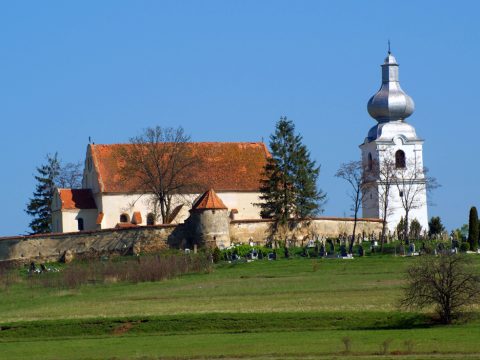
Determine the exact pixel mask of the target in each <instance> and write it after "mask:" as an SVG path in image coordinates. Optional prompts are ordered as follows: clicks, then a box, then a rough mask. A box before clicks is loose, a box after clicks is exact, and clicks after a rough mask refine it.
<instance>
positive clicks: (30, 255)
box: [0, 225, 179, 261]
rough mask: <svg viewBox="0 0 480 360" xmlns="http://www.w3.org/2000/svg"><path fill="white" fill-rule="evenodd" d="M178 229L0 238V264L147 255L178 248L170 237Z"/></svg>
mask: <svg viewBox="0 0 480 360" xmlns="http://www.w3.org/2000/svg"><path fill="white" fill-rule="evenodd" d="M176 228H178V226H175V225H173V226H171V225H159V226H151V227H150V226H142V227H136V228H127V229H108V230H98V231H84V232H74V233H63V234H45V235H43V234H42V235H32V236H20V237H10V238H0V261H5V260H29V259H42V260H52V261H57V260H60V259H61V257H62V256H63V254H65V252H66V251H67V250H69V251H70V252H72V253H73V254H74V255H77V256H78V255H80V256H81V255H88V254H105V253H119V254H128V253H134V254H135V253H142V252H145V253H148V252H156V251H160V250H164V249H168V248H169V247H176V246H178V244H177V242H176V240H177V239H176V238H175V237H172V233H173V232H174V231H175V230H176V231H177V233H178V232H179V231H178V229H176Z"/></svg>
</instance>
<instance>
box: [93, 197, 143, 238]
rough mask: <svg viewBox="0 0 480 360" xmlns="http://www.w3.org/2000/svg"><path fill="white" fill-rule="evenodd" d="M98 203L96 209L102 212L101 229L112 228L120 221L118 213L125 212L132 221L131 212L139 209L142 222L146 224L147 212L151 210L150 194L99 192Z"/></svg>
mask: <svg viewBox="0 0 480 360" xmlns="http://www.w3.org/2000/svg"><path fill="white" fill-rule="evenodd" d="M100 197H101V200H100V203H97V206H98V211H99V212H103V220H102V223H101V224H100V227H101V229H109V228H114V227H115V226H116V225H117V224H118V223H119V222H120V215H121V214H124V213H125V214H127V215H128V217H129V222H131V221H132V217H133V213H134V212H135V211H139V212H140V213H141V214H142V223H141V224H139V225H146V222H147V214H148V213H150V212H152V207H151V204H150V196H148V195H142V194H101V195H100Z"/></svg>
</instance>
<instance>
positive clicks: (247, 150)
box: [52, 142, 270, 232]
mask: <svg viewBox="0 0 480 360" xmlns="http://www.w3.org/2000/svg"><path fill="white" fill-rule="evenodd" d="M129 146H131V145H130V144H112V145H96V144H89V145H88V147H87V153H86V157H85V168H84V173H83V180H82V189H57V191H56V193H55V195H54V198H53V203H52V231H53V232H73V231H82V230H99V229H109V228H115V227H132V226H144V225H155V224H161V223H165V222H164V221H163V219H162V218H161V216H160V215H159V214H158V211H155V209H154V208H153V206H152V196H151V194H148V193H147V194H146V193H145V191H141V189H140V188H139V185H138V182H137V181H135V176H134V175H133V174H132V178H131V179H124V178H123V177H122V176H121V168H120V167H121V166H122V164H121V163H122V160H121V159H120V160H119V159H118V156H116V155H118V154H119V153H121V151H119V150H125V151H128V149H129ZM188 146H189V147H190V150H191V152H190V153H191V154H192V156H194V155H195V162H196V165H195V170H194V172H193V173H192V174H191V176H190V178H189V179H188V182H189V184H191V185H192V186H190V187H189V188H190V189H194V190H192V191H190V192H187V193H179V194H177V195H175V197H174V200H173V204H172V213H171V215H170V218H169V219H167V221H166V223H169V224H180V223H183V222H184V221H185V220H186V219H187V218H188V216H189V215H190V214H189V211H190V209H191V208H192V204H194V203H195V202H196V200H198V198H199V197H200V196H201V195H202V194H203V193H204V192H205V191H206V190H209V189H214V190H215V192H216V194H217V195H218V196H219V197H220V199H221V201H222V202H223V204H224V205H225V208H226V211H227V212H228V215H229V217H230V218H231V219H236V220H242V219H260V208H259V207H258V206H255V204H256V203H258V202H259V196H260V181H261V179H262V174H263V169H264V166H265V164H266V162H267V159H268V157H269V156H270V153H269V152H268V150H267V148H266V146H265V144H263V143H248V142H243V143H242V142H238V143H233V142H232V143H227V142H202V143H188ZM187 185H188V184H187Z"/></svg>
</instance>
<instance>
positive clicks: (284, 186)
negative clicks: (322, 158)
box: [258, 117, 326, 227]
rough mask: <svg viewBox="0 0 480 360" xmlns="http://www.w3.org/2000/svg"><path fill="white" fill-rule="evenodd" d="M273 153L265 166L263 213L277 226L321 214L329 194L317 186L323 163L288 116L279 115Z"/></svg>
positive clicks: (262, 214) (262, 191)
mask: <svg viewBox="0 0 480 360" xmlns="http://www.w3.org/2000/svg"><path fill="white" fill-rule="evenodd" d="M270 149H271V154H272V157H271V158H270V159H269V160H268V162H267V165H266V166H265V180H263V181H262V185H261V189H260V191H261V195H260V199H262V200H263V202H261V203H259V204H258V205H259V206H260V207H261V216H262V217H264V218H272V219H274V220H275V226H276V227H278V225H286V224H287V223H288V220H289V219H305V218H308V217H312V216H314V215H316V214H318V213H319V212H320V210H321V205H322V202H323V201H324V200H325V198H326V195H325V193H323V192H322V191H321V190H319V189H317V184H316V181H317V178H318V176H319V174H320V167H319V166H316V164H315V161H313V160H311V159H310V152H309V151H308V149H307V148H306V146H305V145H304V144H302V137H301V136H300V135H298V134H295V126H294V124H293V122H292V121H291V120H287V118H286V117H283V118H280V120H279V121H278V122H277V124H276V127H275V132H274V134H272V135H271V136H270Z"/></svg>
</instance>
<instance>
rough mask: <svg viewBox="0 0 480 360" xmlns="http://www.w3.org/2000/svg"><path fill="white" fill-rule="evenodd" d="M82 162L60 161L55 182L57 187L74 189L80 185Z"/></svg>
mask: <svg viewBox="0 0 480 360" xmlns="http://www.w3.org/2000/svg"><path fill="white" fill-rule="evenodd" d="M82 177H83V174H82V163H81V162H76V163H66V164H65V165H63V164H62V163H60V171H59V173H58V176H57V178H56V179H55V184H56V185H57V186H58V187H59V188H71V189H76V188H80V187H82Z"/></svg>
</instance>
